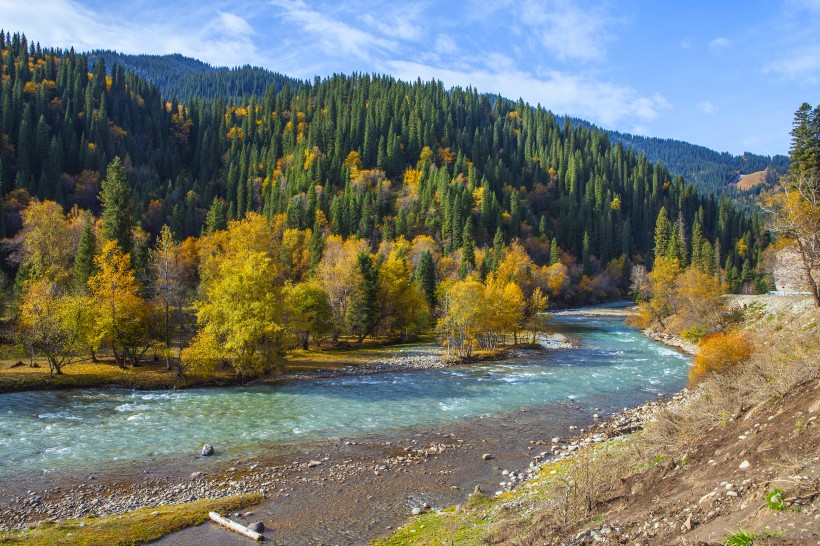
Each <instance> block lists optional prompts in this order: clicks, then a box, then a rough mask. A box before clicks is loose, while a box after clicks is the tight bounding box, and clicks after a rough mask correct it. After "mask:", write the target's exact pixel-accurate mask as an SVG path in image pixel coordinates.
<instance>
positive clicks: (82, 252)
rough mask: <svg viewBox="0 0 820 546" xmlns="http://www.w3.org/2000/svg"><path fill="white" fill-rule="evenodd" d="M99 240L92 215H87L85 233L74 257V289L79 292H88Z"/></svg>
mask: <svg viewBox="0 0 820 546" xmlns="http://www.w3.org/2000/svg"><path fill="white" fill-rule="evenodd" d="M96 247H97V238H96V236H95V235H94V224H93V223H92V219H91V215H90V214H86V217H85V224H84V225H83V232H82V234H81V235H80V242H79V244H78V245H77V254H76V255H75V257H74V271H73V273H74V288H75V290H77V292H80V293H86V292H87V291H88V279H89V277H91V275H93V274H94V256H95V254H96V252H97V248H96Z"/></svg>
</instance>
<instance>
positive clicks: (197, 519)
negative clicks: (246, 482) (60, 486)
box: [0, 494, 264, 546]
mask: <svg viewBox="0 0 820 546" xmlns="http://www.w3.org/2000/svg"><path fill="white" fill-rule="evenodd" d="M263 500H264V497H263V496H262V495H256V494H254V495H236V496H233V497H226V498H224V499H218V500H209V499H203V500H198V501H193V502H186V503H182V504H169V505H167V506H159V507H156V508H142V509H140V510H135V511H133V512H127V513H125V514H120V515H114V516H103V517H88V518H83V519H70V520H65V521H61V522H58V523H41V524H40V525H38V526H37V527H35V528H33V529H29V530H25V531H15V532H12V533H6V534H5V535H0V544H3V545H14V544H26V545H33V546H39V545H42V546H50V545H53V544H71V545H82V546H97V545H99V546H131V545H137V544H145V543H146V542H151V541H154V540H157V539H159V538H162V537H164V536H165V535H168V534H170V533H173V532H175V531H179V530H182V529H185V528H186V527H191V526H194V525H199V524H200V523H203V522H205V521H206V520H207V519H208V512H210V511H215V512H220V513H226V512H233V511H236V510H240V509H242V508H245V507H247V506H252V505H255V504H259V503H260V502H262V501H263Z"/></svg>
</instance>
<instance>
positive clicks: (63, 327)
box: [18, 281, 94, 376]
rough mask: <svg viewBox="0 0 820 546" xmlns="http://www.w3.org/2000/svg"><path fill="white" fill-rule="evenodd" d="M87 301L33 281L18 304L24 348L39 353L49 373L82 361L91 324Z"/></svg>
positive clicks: (89, 303)
mask: <svg viewBox="0 0 820 546" xmlns="http://www.w3.org/2000/svg"><path fill="white" fill-rule="evenodd" d="M93 309H94V306H93V304H92V302H91V300H90V298H88V297H86V296H75V295H70V294H65V293H61V291H60V289H59V288H58V287H57V286H56V285H54V284H53V283H50V282H48V281H35V282H33V283H32V284H31V286H30V287H29V289H28V290H27V291H26V293H25V294H24V295H23V297H22V300H21V302H20V315H19V318H18V328H19V331H20V333H21V334H22V338H23V340H24V342H25V343H26V345H28V346H29V347H31V348H32V349H33V350H34V351H36V352H40V353H42V354H43V355H44V356H45V357H46V360H47V361H48V367H49V374H50V375H52V376H53V375H55V374H56V375H61V374H62V373H63V372H62V369H63V366H66V365H68V364H71V363H73V362H77V361H80V360H82V359H83V357H84V355H86V354H87V339H88V337H89V332H90V330H91V327H92V325H93V322H94V311H93Z"/></svg>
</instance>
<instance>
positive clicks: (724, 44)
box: [709, 36, 732, 53]
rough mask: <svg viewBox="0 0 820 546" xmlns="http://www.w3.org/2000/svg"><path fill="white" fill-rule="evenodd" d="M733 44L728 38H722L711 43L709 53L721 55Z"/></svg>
mask: <svg viewBox="0 0 820 546" xmlns="http://www.w3.org/2000/svg"><path fill="white" fill-rule="evenodd" d="M730 45H732V43H731V42H730V41H729V39H728V38H726V37H724V36H720V37H718V38H715V39H714V40H712V41H711V42H709V51H711V52H712V53H721V52H723V51H725V50H726V49H728V48H729V46H730Z"/></svg>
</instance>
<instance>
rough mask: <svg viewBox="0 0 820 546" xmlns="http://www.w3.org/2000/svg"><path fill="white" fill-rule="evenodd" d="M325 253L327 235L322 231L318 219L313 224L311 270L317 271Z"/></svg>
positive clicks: (311, 233)
mask: <svg viewBox="0 0 820 546" xmlns="http://www.w3.org/2000/svg"><path fill="white" fill-rule="evenodd" d="M324 251H325V235H324V233H323V230H322V223H321V222H320V221H319V219H318V218H316V220H314V222H313V229H312V230H311V232H310V270H311V271H312V272H315V271H316V267H317V266H318V265H319V262H320V261H321V260H322V254H323V253H324Z"/></svg>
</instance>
